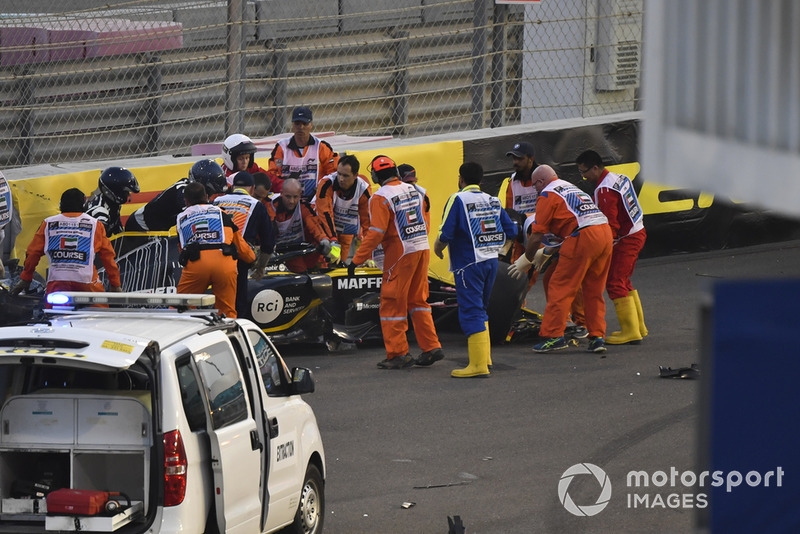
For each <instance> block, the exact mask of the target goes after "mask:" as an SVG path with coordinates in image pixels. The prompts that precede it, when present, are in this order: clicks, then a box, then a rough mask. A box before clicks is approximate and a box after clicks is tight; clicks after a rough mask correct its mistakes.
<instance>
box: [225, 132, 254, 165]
mask: <svg viewBox="0 0 800 534" xmlns="http://www.w3.org/2000/svg"><path fill="white" fill-rule="evenodd" d="M255 153H256V145H254V144H253V142H252V141H251V140H250V138H249V137H247V136H246V135H242V134H233V135H230V136H228V138H227V139H225V142H224V143H222V162H223V163H224V164H225V166H226V167H227V168H228V169H229V170H231V171H236V170H238V169H237V168H236V167H235V166H234V164H233V162H234V160H236V158H237V157H239V156H241V155H242V154H250V161H249V162H248V163H247V166H248V167H250V165H252V164H253V154H255Z"/></svg>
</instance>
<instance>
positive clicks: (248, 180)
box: [232, 171, 255, 187]
mask: <svg viewBox="0 0 800 534" xmlns="http://www.w3.org/2000/svg"><path fill="white" fill-rule="evenodd" d="M232 178H233V185H234V186H236V185H241V186H243V187H251V186H252V185H254V184H255V181H254V180H253V175H252V174H250V173H249V172H247V171H239V172H237V173H236V174H234V175H233V176H232Z"/></svg>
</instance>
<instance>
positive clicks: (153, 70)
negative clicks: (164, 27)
mask: <svg viewBox="0 0 800 534" xmlns="http://www.w3.org/2000/svg"><path fill="white" fill-rule="evenodd" d="M143 59H144V62H145V63H146V64H147V66H146V67H145V77H146V80H145V89H144V92H145V94H146V95H147V101H146V102H145V105H144V122H145V124H147V125H148V126H147V128H145V130H144V153H145V154H152V155H157V154H158V153H159V152H160V150H161V81H162V72H161V58H160V57H159V56H157V55H152V54H145V55H144V56H143Z"/></svg>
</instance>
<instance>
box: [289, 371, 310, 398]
mask: <svg viewBox="0 0 800 534" xmlns="http://www.w3.org/2000/svg"><path fill="white" fill-rule="evenodd" d="M304 393H314V376H313V375H312V374H311V369H308V368H307V367H295V368H294V369H292V394H293V395H303V394H304Z"/></svg>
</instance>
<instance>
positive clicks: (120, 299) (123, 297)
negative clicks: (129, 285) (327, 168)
mask: <svg viewBox="0 0 800 534" xmlns="http://www.w3.org/2000/svg"><path fill="white" fill-rule="evenodd" d="M47 302H48V303H49V304H50V305H52V306H59V307H60V306H95V305H98V304H105V305H108V306H139V307H147V306H174V307H178V308H187V307H190V306H193V307H200V308H206V307H212V306H214V302H215V298H214V295H206V294H188V293H181V294H177V293H134V292H129V293H96V292H92V291H59V292H56V293H50V294H48V295H47Z"/></svg>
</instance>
